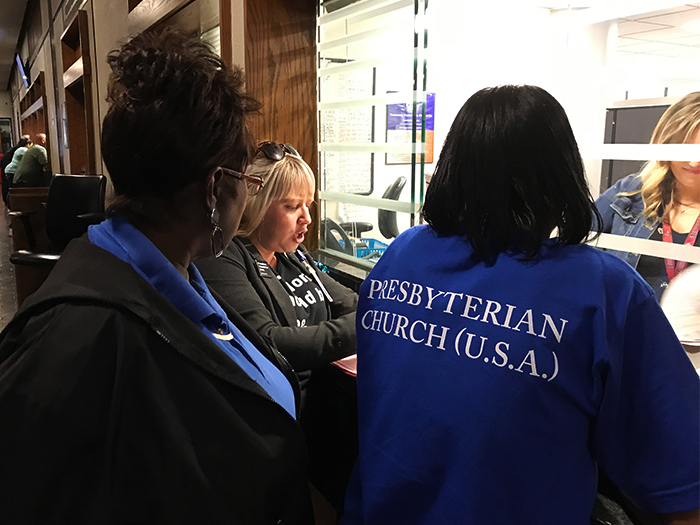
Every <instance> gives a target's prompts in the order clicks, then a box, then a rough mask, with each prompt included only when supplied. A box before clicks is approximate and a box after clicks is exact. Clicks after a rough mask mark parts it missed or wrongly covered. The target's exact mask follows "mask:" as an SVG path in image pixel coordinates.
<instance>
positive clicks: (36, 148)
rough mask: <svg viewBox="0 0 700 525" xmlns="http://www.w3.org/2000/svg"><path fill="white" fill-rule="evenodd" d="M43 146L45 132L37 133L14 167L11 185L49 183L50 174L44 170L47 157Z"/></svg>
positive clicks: (44, 184) (26, 185) (44, 143)
mask: <svg viewBox="0 0 700 525" xmlns="http://www.w3.org/2000/svg"><path fill="white" fill-rule="evenodd" d="M45 146H46V134H45V133H37V135H36V140H35V141H34V144H32V146H31V147H30V148H29V149H28V150H27V151H26V153H25V154H24V155H23V156H22V160H21V161H20V163H19V164H18V165H17V168H16V169H15V176H14V179H13V180H12V186H16V187H38V186H48V185H49V179H50V174H48V173H47V172H46V166H47V164H48V162H49V159H48V156H47V154H46V147H45Z"/></svg>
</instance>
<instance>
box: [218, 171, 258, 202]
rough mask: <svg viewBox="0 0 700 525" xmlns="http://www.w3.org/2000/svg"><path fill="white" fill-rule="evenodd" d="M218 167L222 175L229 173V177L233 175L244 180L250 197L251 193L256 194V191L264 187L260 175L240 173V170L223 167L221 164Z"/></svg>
mask: <svg viewBox="0 0 700 525" xmlns="http://www.w3.org/2000/svg"><path fill="white" fill-rule="evenodd" d="M219 169H220V170H221V172H222V173H223V174H224V175H230V176H231V177H235V178H237V179H239V180H242V181H243V182H245V187H246V190H247V191H248V195H250V196H251V197H252V196H253V195H257V194H258V192H259V191H260V190H261V189H262V188H264V187H265V184H264V183H263V180H262V179H261V178H260V177H255V176H254V175H246V174H245V173H241V172H240V171H236V170H232V169H229V168H224V167H223V166H220V167H219Z"/></svg>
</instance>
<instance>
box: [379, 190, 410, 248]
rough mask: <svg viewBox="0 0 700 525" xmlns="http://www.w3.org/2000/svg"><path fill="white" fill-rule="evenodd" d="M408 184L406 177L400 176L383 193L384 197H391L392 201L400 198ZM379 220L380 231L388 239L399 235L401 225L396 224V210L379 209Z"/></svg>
mask: <svg viewBox="0 0 700 525" xmlns="http://www.w3.org/2000/svg"><path fill="white" fill-rule="evenodd" d="M405 185H406V177H398V178H397V179H396V180H395V181H394V182H392V183H391V184H390V185H389V187H388V188H387V189H386V191H385V192H384V195H382V199H390V200H392V201H397V200H399V196H400V195H401V192H402V191H403V187H404V186H405ZM377 222H378V223H379V232H380V233H381V234H382V235H383V236H384V237H386V238H387V239H393V238H394V237H398V236H399V227H398V226H397V225H396V212H395V211H389V210H377Z"/></svg>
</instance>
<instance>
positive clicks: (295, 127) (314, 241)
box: [245, 0, 318, 249]
mask: <svg viewBox="0 0 700 525" xmlns="http://www.w3.org/2000/svg"><path fill="white" fill-rule="evenodd" d="M245 16H246V24H245V25H246V39H245V72H246V89H247V91H248V93H249V94H251V95H252V96H254V97H255V98H257V99H258V100H259V101H260V102H262V104H263V107H262V110H261V113H260V115H259V116H256V117H254V118H253V119H252V121H251V127H252V130H253V134H254V135H255V138H256V140H259V141H260V140H276V141H278V142H289V143H290V144H293V145H294V146H295V147H296V149H297V150H298V151H299V153H300V154H301V155H302V157H304V160H306V162H307V163H308V164H309V166H311V169H312V170H313V172H314V173H315V174H316V180H317V181H318V131H317V118H316V111H317V106H316V100H317V96H316V85H317V81H316V1H315V0H246V14H245ZM317 191H318V188H317ZM315 200H316V202H318V199H315ZM311 213H312V218H313V223H312V225H311V229H310V231H309V234H308V235H307V238H306V241H305V242H304V244H305V245H306V246H307V247H308V248H309V249H316V248H317V247H318V208H317V206H316V205H314V207H313V209H312V210H311Z"/></svg>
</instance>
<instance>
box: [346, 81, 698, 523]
mask: <svg viewBox="0 0 700 525" xmlns="http://www.w3.org/2000/svg"><path fill="white" fill-rule="evenodd" d="M596 214H597V211H596V208H595V205H594V202H593V199H592V197H591V195H590V192H589V190H588V185H587V180H586V176H585V173H584V168H583V162H582V159H581V156H580V154H579V150H578V146H577V144H576V141H575V139H574V135H573V132H572V130H571V126H570V124H569V121H568V119H567V116H566V114H565V112H564V109H563V108H562V107H561V105H559V103H558V102H557V101H556V100H555V99H554V98H553V97H552V96H551V95H550V94H549V93H547V92H546V91H545V90H543V89H541V88H538V87H535V86H501V87H496V88H487V89H483V90H481V91H479V92H477V93H475V94H474V95H473V96H472V97H470V98H469V100H467V102H466V103H465V104H464V106H463V107H462V109H461V110H460V111H459V113H458V115H457V117H456V119H455V121H454V123H453V124H452V127H451V129H450V131H449V133H448V135H447V139H446V141H445V145H444V147H443V149H442V152H441V154H440V158H439V160H438V163H437V168H436V171H435V175H434V176H433V179H432V181H431V183H430V186H428V191H427V194H426V198H425V205H424V208H423V216H424V218H425V220H426V221H427V223H428V224H427V225H422V226H417V227H414V228H411V229H409V230H407V231H406V232H404V233H403V234H401V235H400V236H399V237H398V238H397V239H396V240H394V242H393V243H392V244H391V245H390V246H389V248H388V249H387V250H386V253H385V254H384V255H383V256H382V258H381V259H380V260H379V262H378V263H377V264H376V266H375V267H374V269H373V270H372V272H371V273H370V274H369V276H368V277H367V279H366V280H365V281H364V283H363V285H362V287H361V290H360V297H359V304H358V309H357V329H358V336H357V349H358V352H357V353H358V355H357V365H358V369H357V389H358V409H359V434H360V451H359V457H358V461H357V463H356V465H355V468H354V470H353V475H352V477H351V480H350V485H349V488H348V495H347V498H346V502H345V516H344V520H343V521H342V522H341V523H343V524H346V525H355V524H365V525H374V524H377V525H379V524H382V525H383V524H386V523H401V524H403V525H411V524H426V525H428V524H431V525H432V524H436V523H461V524H474V525H477V524H478V525H480V524H483V523H489V524H492V525H512V524H514V523H532V524H535V523H536V524H564V523H566V524H568V525H584V524H588V523H589V519H590V517H591V511H592V509H593V504H594V500H595V497H596V480H597V469H598V467H599V466H600V467H602V468H604V469H605V470H606V472H607V473H608V475H609V476H610V477H611V479H613V480H614V481H615V482H616V483H617V484H618V486H619V487H621V488H622V490H624V491H625V493H626V494H627V495H628V496H629V497H630V499H632V501H634V502H635V504H636V505H637V506H638V507H640V508H641V509H642V510H643V511H646V512H648V513H653V514H658V515H659V516H652V519H651V520H649V521H647V523H657V522H656V521H654V520H655V519H661V520H665V521H663V523H673V524H681V523H683V524H691V523H693V524H697V523H698V519H700V514H698V510H697V509H698V506H700V502H699V501H698V493H699V492H698V491H699V490H700V469H698V465H700V457H699V453H700V447H698V443H699V442H700V421H699V415H700V378H698V376H697V374H696V373H695V371H694V370H693V367H692V366H691V364H690V362H689V361H688V358H687V357H686V355H685V352H684V351H683V348H682V346H681V345H680V343H679V341H678V339H677V338H676V336H675V335H674V333H673V329H672V328H671V326H670V325H669V323H668V321H667V320H666V318H665V317H664V315H663V312H662V311H661V308H660V306H659V304H658V302H657V301H656V299H655V297H654V294H653V292H652V290H651V289H650V288H649V286H648V285H647V284H646V283H645V282H644V281H643V280H642V279H641V278H640V277H639V275H638V274H637V273H636V272H635V271H634V270H632V268H631V267H630V266H629V265H628V264H626V263H624V262H623V261H621V260H620V259H619V258H617V257H615V256H613V255H610V254H608V253H605V252H603V251H600V250H597V249H595V248H593V247H591V246H587V245H586V244H582V243H583V242H584V241H585V240H586V239H587V237H588V235H589V231H590V229H591V226H592V224H593V220H594V219H593V218H594V216H595V215H596ZM555 230H556V232H557V234H556V237H551V234H552V232H553V231H555Z"/></svg>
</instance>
